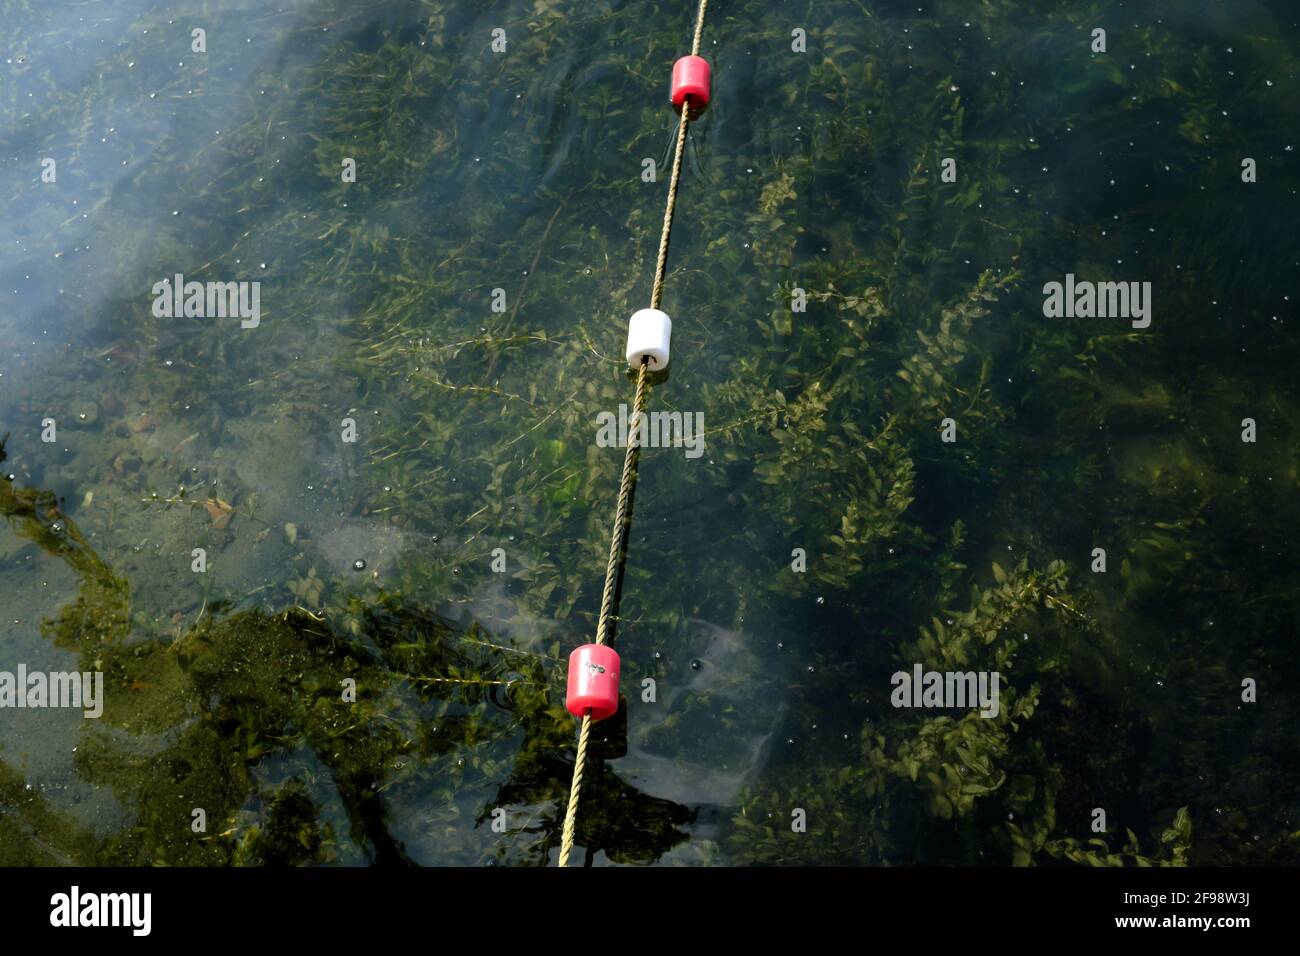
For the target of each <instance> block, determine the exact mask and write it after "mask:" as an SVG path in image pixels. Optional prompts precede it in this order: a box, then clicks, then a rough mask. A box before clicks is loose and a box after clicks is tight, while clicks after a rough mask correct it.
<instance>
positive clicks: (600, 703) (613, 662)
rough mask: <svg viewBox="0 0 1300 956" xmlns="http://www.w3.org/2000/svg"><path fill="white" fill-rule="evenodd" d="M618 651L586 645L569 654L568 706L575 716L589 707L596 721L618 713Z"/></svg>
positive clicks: (566, 695)
mask: <svg viewBox="0 0 1300 956" xmlns="http://www.w3.org/2000/svg"><path fill="white" fill-rule="evenodd" d="M618 666H619V665H618V654H616V653H615V652H614V649H613V648H612V647H608V646H606V645H604V644H583V645H582V646H581V647H577V648H574V651H573V653H572V654H570V655H569V688H568V692H567V693H566V694H565V696H564V706H565V707H566V708H567V709H568V711H569V713H571V714H573V716H574V717H581V716H582V715H583V714H585V713H586V712H587V711H588V710H590V711H591V718H592V720H604V719H605V718H606V717H612V716H613V715H614V714H616V713H618Z"/></svg>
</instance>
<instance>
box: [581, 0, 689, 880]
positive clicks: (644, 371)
mask: <svg viewBox="0 0 1300 956" xmlns="http://www.w3.org/2000/svg"><path fill="white" fill-rule="evenodd" d="M708 6H709V0H700V9H699V13H698V14H697V15H696V17H695V38H694V40H693V41H692V42H691V55H692V56H699V55H700V40H701V38H702V37H703V35H704V11H705V10H706V9H707V8H708ZM690 107H691V102H690V98H689V97H688V98H687V100H686V102H684V103H683V104H682V118H681V122H680V123H678V125H677V148H676V150H675V151H674V153H673V172H672V176H671V177H670V178H669V181H668V202H667V204H666V205H665V206H664V223H663V229H662V231H661V232H660V233H659V256H658V258H657V259H656V261H655V281H654V288H653V289H652V290H651V292H650V308H652V309H657V308H659V302H660V299H662V298H663V294H664V273H665V270H666V269H667V266H668V235H669V233H670V232H672V228H673V210H674V208H675V207H676V205H677V183H678V181H679V180H680V179H681V174H682V154H683V152H685V147H686V127H687V125H688V124H689V123H690ZM647 362H648V359H642V360H641V367H640V369H638V370H637V375H636V398H634V399H633V401H632V414H631V417H630V421H631V422H632V424H631V426H630V427H629V428H628V435H627V453H626V454H625V455H624V456H623V478H622V480H621V481H620V482H619V485H618V505H617V507H616V508H615V509H614V531H613V533H612V534H611V535H610V541H609V561H608V563H607V564H606V565H605V590H604V593H603V594H602V595H601V599H600V620H599V622H598V623H597V625H596V643H597V644H604V643H606V642H607V641H609V640H610V639H611V638H612V628H613V621H614V592H615V591H616V590H617V589H618V572H619V569H620V568H621V566H622V564H623V557H624V549H625V548H626V546H627V531H628V527H629V524H630V521H629V515H628V511H629V509H630V507H631V504H632V494H633V492H634V491H635V490H636V462H637V455H638V453H639V451H640V448H641V428H640V423H641V413H642V412H644V411H645V404H646V390H647V379H648V378H649V375H648V372H649V369H650V366H649V365H648V364H647ZM591 724H592V720H591V711H587V713H585V714H583V715H582V730H581V731H580V732H579V734H578V755H577V759H575V760H574V763H573V783H572V784H570V786H569V806H568V809H567V810H566V811H565V814H564V831H563V834H562V835H561V837H560V866H568V865H569V856H570V854H571V853H572V852H573V840H574V830H575V829H576V827H577V823H578V800H579V796H580V794H581V792H582V775H583V772H584V771H585V770H586V769H587V743H588V741H589V740H590V738H591Z"/></svg>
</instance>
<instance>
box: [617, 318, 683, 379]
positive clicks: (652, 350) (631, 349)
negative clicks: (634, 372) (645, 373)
mask: <svg viewBox="0 0 1300 956" xmlns="http://www.w3.org/2000/svg"><path fill="white" fill-rule="evenodd" d="M672 337H673V320H672V319H670V318H668V313H666V312H660V311H659V310H658V309H641V310H640V311H638V312H634V313H633V314H632V318H631V320H629V321H628V323H627V364H628V367H629V368H634V369H635V368H640V367H641V360H642V359H643V358H647V357H648V358H649V359H650V362H649V363H648V364H649V365H650V371H652V372H657V371H659V370H660V369H662V368H667V367H668V345H669V343H670V342H671V341H672Z"/></svg>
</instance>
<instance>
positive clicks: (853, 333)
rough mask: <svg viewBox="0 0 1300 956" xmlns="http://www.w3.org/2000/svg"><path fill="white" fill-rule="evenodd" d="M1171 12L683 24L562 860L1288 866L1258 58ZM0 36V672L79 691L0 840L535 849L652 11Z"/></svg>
mask: <svg viewBox="0 0 1300 956" xmlns="http://www.w3.org/2000/svg"><path fill="white" fill-rule="evenodd" d="M1205 6H1206V5H1205V4H1201V3H1195V2H1190V0H1188V2H1165V3H1130V4H1119V3H1114V2H1091V3H1075V4H1066V3H1031V2H1012V0H996V2H988V3H981V4H975V3H957V2H945V3H930V2H926V0H912V2H909V3H906V4H904V3H872V2H868V0H861V2H840V3H835V2H823V3H813V2H794V3H783V4H777V3H767V2H761V0H749V2H742V0H733V2H728V0H714V2H713V3H712V4H711V7H710V11H709V16H708V20H707V23H706V27H705V33H704V46H703V50H702V52H703V54H704V55H705V56H706V57H708V58H709V59H710V60H711V61H712V63H713V65H714V91H713V92H714V102H713V103H712V105H711V106H710V107H709V109H708V110H707V112H706V113H705V114H704V115H703V116H702V117H701V118H700V119H699V120H698V121H697V122H696V123H693V124H692V126H691V129H690V134H689V139H688V143H687V149H686V157H685V168H684V171H683V175H682V184H681V194H680V199H679V203H680V205H679V208H678V214H677V219H676V225H675V229H674V233H673V240H672V246H671V251H670V256H669V263H668V275H667V280H666V292H665V295H664V301H663V308H664V309H665V311H667V312H668V313H669V314H670V315H671V316H672V317H673V321H674V328H673V331H674V337H673V356H672V364H671V368H670V370H669V372H668V373H667V375H666V376H665V375H658V376H656V377H655V378H654V379H653V383H652V388H651V392H650V397H649V405H650V408H651V410H655V411H677V412H682V413H686V414H694V413H699V414H701V415H702V416H703V422H704V428H705V432H704V441H705V445H704V450H703V453H702V454H701V455H699V456H698V457H688V454H687V451H688V449H686V448H682V447H677V448H673V447H667V448H650V449H647V450H646V451H645V452H644V454H643V455H642V458H641V467H640V473H639V476H640V481H639V485H638V490H637V497H636V502H635V514H634V518H633V522H632V527H631V534H630V543H629V555H628V563H627V568H626V573H625V576H624V579H623V589H622V601H621V605H620V609H619V610H620V620H619V625H618V629H617V636H616V647H617V649H618V651H619V653H620V654H621V655H622V660H623V690H624V693H625V695H626V696H627V697H628V708H627V715H626V717H627V726H628V731H627V740H626V754H625V755H623V756H617V757H616V756H615V754H617V753H618V752H619V751H620V750H621V749H623V748H622V747H620V745H619V741H617V740H615V739H606V740H601V741H598V746H597V749H596V757H597V759H596V760H595V761H594V767H593V770H592V772H591V774H590V775H589V777H588V778H587V782H586V786H585V788H584V799H583V804H582V811H581V814H580V819H579V825H578V843H579V859H583V860H588V861H591V862H593V863H595V864H608V863H636V864H649V863H657V864H677V865H701V864H745V863H759V864H831V863H850V864H891V865H906V864H913V863H931V864H933V863H944V864H954V863H955V864H1010V863H1013V862H1014V863H1029V862H1032V863H1037V864H1055V863H1060V862H1071V861H1073V862H1076V863H1093V864H1096V863H1104V862H1123V863H1127V864H1133V863H1137V862H1147V861H1154V862H1162V863H1163V862H1174V863H1177V862H1193V863H1207V864H1240V863H1295V862H1297V861H1298V860H1300V818H1298V817H1297V812H1296V806H1295V794H1296V792H1297V790H1298V789H1300V747H1298V746H1297V739H1296V728H1297V726H1300V722H1298V720H1297V718H1300V697H1298V696H1297V693H1296V690H1295V680H1296V675H1297V665H1300V654H1298V653H1297V651H1296V644H1295V628H1296V623H1297V615H1298V614H1300V591H1298V586H1300V580H1298V575H1297V571H1296V568H1295V564H1294V556H1295V553H1296V552H1295V544H1294V542H1295V540H1296V539H1297V536H1298V535H1300V506H1298V505H1297V502H1296V490H1297V483H1298V481H1300V476H1298V473H1297V465H1298V458H1297V447H1298V446H1297V439H1298V437H1300V436H1298V435H1297V428H1296V424H1295V418H1294V409H1295V407H1296V402H1297V378H1296V375H1295V364H1296V357H1297V352H1296V347H1297V333H1296V331H1295V321H1296V319H1295V301H1296V297H1297V295H1300V285H1298V283H1297V275H1298V270H1297V261H1296V251H1295V238H1296V230H1295V227H1294V223H1295V221H1296V218H1297V213H1300V209H1298V208H1297V185H1298V184H1300V173H1298V170H1297V159H1296V155H1297V154H1296V153H1295V150H1294V147H1295V146H1296V145H1297V141H1298V140H1300V135H1297V132H1298V130H1300V127H1298V126H1297V118H1298V114H1300V96H1297V82H1298V78H1297V63H1298V60H1297V52H1298V51H1300V27H1298V26H1297V16H1296V14H1295V11H1294V10H1293V9H1292V8H1291V7H1290V5H1288V4H1286V3H1283V2H1275V3H1234V4H1230V5H1221V6H1220V5H1214V9H1213V10H1206V9H1204V8H1205ZM0 13H3V19H4V23H5V33H6V43H5V49H4V51H3V53H0V209H3V212H4V215H3V216H0V248H2V249H3V254H2V255H0V294H3V307H2V308H0V436H5V435H7V437H6V438H5V441H4V444H3V450H4V456H5V460H4V462H3V465H0V470H3V471H4V472H5V474H7V475H8V476H9V477H8V478H7V480H4V481H0V511H3V513H4V514H5V516H6V522H5V523H4V524H3V525H0V612H2V613H0V671H16V669H17V667H18V665H19V664H22V665H24V666H25V667H26V668H27V669H28V670H29V671H37V670H40V671H68V670H79V671H99V672H102V673H103V675H104V694H105V699H104V703H103V714H102V716H101V717H100V718H99V719H84V718H83V717H82V715H81V712H80V711H76V710H71V709H66V708H64V709H23V710H19V709H7V708H6V709H3V710H0V863H5V864H19V863H38V864H61V863H82V864H151V863H159V864H203V865H228V864H313V863H321V864H330V863H332V864H361V863H401V862H405V863H415V864H424V865H448V864H472V865H482V864H485V863H489V862H494V863H501V864H508V865H542V864H545V863H547V862H548V861H550V862H553V861H554V860H555V858H556V856H557V854H558V844H559V835H560V825H561V822H562V813H563V806H564V802H565V800H566V798H567V793H568V787H569V781H570V775H571V772H572V764H573V757H574V749H575V738H574V722H573V720H572V719H571V718H570V717H569V716H568V715H567V714H566V713H565V712H564V710H563V703H564V679H565V678H564V675H565V659H566V658H567V655H568V653H569V651H570V650H571V649H572V648H573V647H574V646H576V645H578V644H581V643H584V642H586V641H589V640H591V639H592V637H593V635H594V630H595V620H596V616H597V614H598V612H599V605H600V596H601V593H600V592H601V586H602V577H603V572H604V566H605V559H606V553H607V549H608V541H609V532H610V523H611V519H612V515H613V508H614V500H615V495H616V492H617V488H618V480H619V471H620V468H621V465H622V459H623V453H622V450H621V449H619V448H610V447H601V446H600V444H598V442H597V440H596V438H597V416H598V415H600V414H601V413H602V412H613V413H615V414H617V411H618V408H619V405H620V404H621V403H622V404H627V403H630V402H631V400H632V380H631V378H630V377H629V375H628V374H627V372H626V367H625V363H624V362H623V361H622V350H623V345H624V336H625V327H626V320H627V318H628V316H629V315H630V314H631V313H632V312H633V311H635V310H636V309H638V308H642V307H644V306H646V305H648V303H649V296H650V285H651V281H652V272H653V267H654V255H655V250H656V245H657V242H658V235H659V227H660V220H661V217H662V214H663V202H664V198H665V193H666V189H667V179H668V169H669V164H670V162H671V147H672V144H673V137H674V134H675V122H676V118H675V116H674V114H673V113H672V111H671V109H670V108H669V107H668V106H667V105H666V103H665V99H666V85H667V76H668V72H669V69H670V65H671V63H672V61H673V60H674V59H675V58H676V57H678V56H680V55H682V54H683V53H686V52H688V51H689V43H690V33H691V29H692V25H693V19H694V13H695V4H694V3H691V2H687V0H681V2H672V3H650V2H603V3H602V2H594V3H593V2H583V3H579V2H576V0H556V2H548V0H535V2H511V3H468V2H458V3H452V2H431V0H427V2H410V0H405V2H368V3H346V2H342V0H335V2H322V3H292V2H290V3H283V4H266V5H261V4H234V3H227V2H220V3H209V4H201V5H193V6H189V7H184V8H182V7H179V6H174V5H168V4H164V3H153V2H146V3H125V2H111V3H100V2H95V3H89V2H86V3H50V4H46V3H24V2H14V0H8V2H2V3H0ZM195 27H200V28H202V29H204V30H205V31H206V34H205V39H206V52H202V53H199V52H194V51H193V50H192V46H191V44H192V43H193V38H192V34H191V30H192V29H193V28H195ZM1097 27H1100V28H1104V29H1105V30H1106V43H1107V49H1106V52H1105V53H1094V52H1093V51H1092V49H1091V46H1092V44H1093V40H1092V36H1091V34H1092V31H1093V29H1094V28H1097ZM498 28H499V29H501V30H504V31H505V34H504V36H505V39H506V48H505V50H504V51H501V52H494V50H493V49H492V43H493V31H494V30H495V29H498ZM795 29H800V30H803V31H804V32H805V37H806V52H795V51H794V50H793V49H792V44H793V43H794V42H795V37H793V36H792V31H793V30H795ZM1247 157H1249V158H1252V159H1253V160H1254V161H1255V164H1256V181H1255V182H1249V183H1247V182H1243V169H1242V160H1243V159H1244V158H1247ZM47 158H49V159H53V160H54V161H55V165H54V167H52V172H53V174H54V181H52V182H47V181H44V177H43V173H44V172H45V170H46V168H47V167H46V166H44V165H43V162H42V161H43V160H45V159H47ZM946 158H951V159H954V160H955V161H956V165H955V173H956V179H955V182H952V181H945V180H944V177H943V176H942V171H943V161H944V159H946ZM345 159H352V160H354V161H355V166H356V179H355V182H345V181H344V176H343V168H344V166H343V164H344V160H345ZM647 159H652V160H653V161H654V162H655V164H656V172H657V176H656V178H655V181H653V182H647V181H644V180H643V175H642V174H643V171H644V170H645V169H646V165H645V163H644V161H645V160H647ZM1067 273H1069V274H1073V275H1075V276H1077V277H1078V278H1079V279H1080V280H1084V279H1086V280H1090V281H1094V282H1103V281H1113V282H1118V281H1124V282H1149V283H1151V288H1152V293H1151V299H1150V305H1151V311H1150V318H1151V321H1150V325H1149V327H1146V328H1134V327H1133V323H1131V322H1130V321H1129V320H1128V319H1127V318H1123V317H1118V318H1116V317H1110V318H1067V317H1052V318H1049V317H1046V316H1045V315H1044V292H1043V287H1044V285H1045V284H1046V283H1049V282H1064V281H1065V276H1066V274H1067ZM176 274H183V276H184V277H185V280H186V281H198V282H205V283H206V282H253V281H256V282H258V283H260V285H259V289H260V314H259V315H258V320H257V324H256V325H255V327H249V328H244V327H242V325H241V322H240V319H239V318H237V317H232V316H226V317H196V316H191V317H188V318H186V317H183V316H182V317H179V318H176V317H172V318H167V317H158V316H156V315H155V313H154V300H155V293H154V292H153V289H154V286H155V284H156V283H159V282H160V281H162V280H164V279H171V278H172V277H173V276H175V275H176ZM494 290H502V291H501V292H496V291H494ZM797 290H802V292H800V291H797ZM801 296H802V297H806V309H804V310H803V311H795V310H794V309H793V308H792V305H793V303H794V302H795V300H796V299H798V298H800V297H801ZM494 306H495V307H496V308H494ZM1247 418H1249V419H1252V420H1253V421H1254V423H1255V426H1254V427H1255V435H1254V437H1255V440H1254V441H1252V442H1247V441H1243V437H1242V436H1243V430H1244V428H1245V426H1244V425H1243V419H1247ZM46 419H53V420H54V423H55V431H54V432H53V434H52V435H50V436H49V437H53V439H54V440H53V441H43V440H42V434H43V432H45V433H46V434H47V435H48V434H49V433H48V430H47V426H46V425H45V424H44V421H45V420H46ZM945 419H952V425H951V426H949V428H948V429H947V432H948V437H955V441H945V440H944V437H945V434H944V433H945V428H944V420H945ZM345 420H347V421H345ZM953 429H955V435H954V432H953ZM345 432H347V433H348V434H349V435H351V434H353V433H354V434H355V439H356V440H355V441H347V440H345ZM1096 548H1102V549H1104V550H1105V558H1106V569H1105V571H1104V573H1102V572H1100V571H1099V570H1094V567H1095V566H1096V559H1095V557H1094V549H1096ZM195 549H203V550H202V556H201V559H202V561H204V562H205V564H204V566H205V568H206V570H203V571H196V570H194V567H195V562H196V561H198V560H200V557H199V556H197V555H196V553H195ZM498 549H500V550H498ZM796 549H802V555H803V559H802V560H803V561H806V564H803V563H801V559H800V555H799V554H797V553H796ZM502 561H504V568H505V570H504V571H498V570H494V568H493V565H494V563H496V565H497V567H498V568H499V567H500V566H501V562H502ZM796 565H798V566H799V567H801V570H795V566H796ZM915 664H920V665H922V666H923V667H924V668H926V669H930V670H939V671H958V670H960V671H982V672H988V671H997V672H999V673H1000V674H1001V675H1002V684H1001V685H1000V686H1001V698H1000V700H1001V706H1000V710H999V712H998V714H997V716H995V717H992V718H983V717H980V716H979V715H978V713H975V712H972V711H971V710H970V709H969V708H966V709H946V710H932V709H909V708H897V707H894V706H892V705H891V693H892V690H893V688H892V684H891V675H892V674H894V673H895V672H897V671H900V670H901V671H906V672H909V673H910V672H911V670H912V668H913V666H914V665H915ZM647 678H649V679H653V681H654V685H653V691H654V700H653V701H648V700H646V699H644V697H645V696H649V694H648V690H647V689H646V685H645V684H644V681H645V680H646V679H647ZM1246 679H1250V680H1252V681H1253V682H1254V683H1255V687H1256V690H1255V700H1254V701H1253V702H1247V701H1243V681H1244V680H1246ZM348 681H352V682H355V687H356V698H355V700H352V699H350V698H349V699H345V697H344V694H345V692H346V689H347V687H348V686H350V685H346V684H345V682H348ZM601 726H603V725H598V728H599V727H601ZM604 736H605V737H617V734H611V733H606V734H604ZM196 809H201V810H202V811H203V812H202V814H201V815H196V813H195V810H196ZM1097 809H1101V810H1104V811H1105V831H1104V832H1101V833H1099V832H1096V831H1095V829H1094V822H1095V821H1096V819H1097V817H1096V814H1095V811H1096V810H1097ZM496 811H504V813H498V812H496ZM799 811H802V814H800V813H799ZM200 816H201V818H202V819H201V821H200V822H201V823H202V827H201V828H199V822H196V821H199V817H200ZM801 817H802V818H803V819H804V820H805V821H806V830H805V831H804V832H796V830H797V829H798V827H797V824H798V823H799V822H800V821H801Z"/></svg>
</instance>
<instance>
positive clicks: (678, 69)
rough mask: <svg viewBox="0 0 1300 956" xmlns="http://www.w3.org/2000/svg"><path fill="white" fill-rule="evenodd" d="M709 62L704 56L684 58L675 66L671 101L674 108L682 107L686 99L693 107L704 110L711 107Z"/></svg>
mask: <svg viewBox="0 0 1300 956" xmlns="http://www.w3.org/2000/svg"><path fill="white" fill-rule="evenodd" d="M709 75H710V71H709V61H708V60H706V59H704V57H702V56H694V55H692V56H684V57H682V58H681V59H680V60H678V61H677V62H676V63H674V64H673V85H672V92H671V94H670V97H669V98H670V99H671V100H672V101H673V106H681V105H682V104H683V103H685V102H686V98H687V97H688V96H689V97H690V98H691V105H692V106H693V107H695V108H696V109H697V110H698V109H703V108H704V107H706V106H708V105H709Z"/></svg>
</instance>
